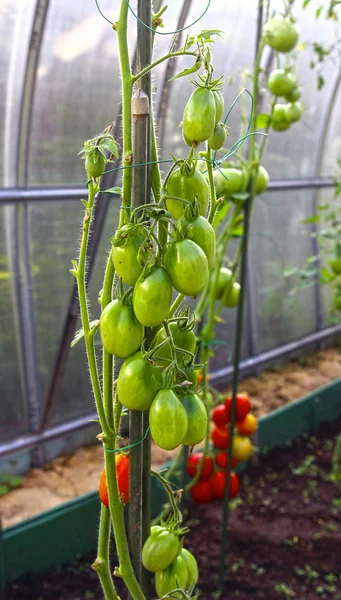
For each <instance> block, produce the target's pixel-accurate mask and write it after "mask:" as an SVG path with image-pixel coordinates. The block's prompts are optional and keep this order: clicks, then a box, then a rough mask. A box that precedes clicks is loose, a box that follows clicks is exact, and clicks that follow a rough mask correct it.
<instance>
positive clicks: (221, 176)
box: [214, 167, 244, 198]
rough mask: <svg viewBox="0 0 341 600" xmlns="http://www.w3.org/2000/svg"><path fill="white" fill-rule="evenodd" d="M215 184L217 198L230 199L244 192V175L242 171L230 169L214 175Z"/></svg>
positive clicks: (221, 170)
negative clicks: (233, 195)
mask: <svg viewBox="0 0 341 600" xmlns="http://www.w3.org/2000/svg"><path fill="white" fill-rule="evenodd" d="M214 182H215V189H216V194H217V198H221V197H222V196H223V197H224V198H229V197H230V196H232V194H236V193H237V192H240V191H241V190H242V187H243V184H244V173H243V171H242V170H241V169H235V168H234V167H228V168H227V169H220V171H216V172H215V173H214Z"/></svg>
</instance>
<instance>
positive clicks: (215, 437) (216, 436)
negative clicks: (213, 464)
mask: <svg viewBox="0 0 341 600" xmlns="http://www.w3.org/2000/svg"><path fill="white" fill-rule="evenodd" d="M229 437H230V431H229V429H228V428H227V427H214V428H213V429H212V431H211V439H212V442H213V444H214V446H215V447H216V448H218V449H219V450H227V448H228V445H229Z"/></svg>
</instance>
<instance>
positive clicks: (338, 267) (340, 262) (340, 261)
mask: <svg viewBox="0 0 341 600" xmlns="http://www.w3.org/2000/svg"><path fill="white" fill-rule="evenodd" d="M328 262H329V265H330V267H331V269H332V271H333V273H334V274H335V275H340V274H341V257H336V258H331V259H330V260H329V261H328Z"/></svg>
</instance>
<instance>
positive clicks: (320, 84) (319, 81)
mask: <svg viewBox="0 0 341 600" xmlns="http://www.w3.org/2000/svg"><path fill="white" fill-rule="evenodd" d="M324 84H325V78H324V77H322V75H319V76H318V78H317V89H318V90H321V89H322V88H323V86H324Z"/></svg>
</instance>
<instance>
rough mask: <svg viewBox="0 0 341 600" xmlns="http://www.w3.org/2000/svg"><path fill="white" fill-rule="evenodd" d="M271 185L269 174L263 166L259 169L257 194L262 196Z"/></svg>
mask: <svg viewBox="0 0 341 600" xmlns="http://www.w3.org/2000/svg"><path fill="white" fill-rule="evenodd" d="M268 185H269V173H268V172H267V170H266V169H264V167H262V165H260V166H259V167H258V170H257V177H256V194H262V193H263V192H265V190H266V188H267V187H268Z"/></svg>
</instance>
